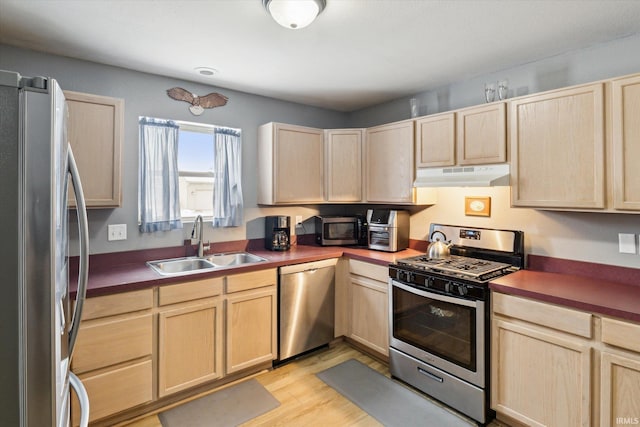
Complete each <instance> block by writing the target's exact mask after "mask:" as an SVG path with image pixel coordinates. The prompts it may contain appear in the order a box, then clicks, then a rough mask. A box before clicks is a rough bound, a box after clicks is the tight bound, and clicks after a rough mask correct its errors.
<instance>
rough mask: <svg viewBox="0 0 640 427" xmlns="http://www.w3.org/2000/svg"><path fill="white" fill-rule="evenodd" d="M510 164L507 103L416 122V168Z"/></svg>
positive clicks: (479, 107) (453, 112)
mask: <svg viewBox="0 0 640 427" xmlns="http://www.w3.org/2000/svg"><path fill="white" fill-rule="evenodd" d="M506 161H507V115H506V107H505V103H504V102H495V103H492V104H486V105H480V106H475V107H469V108H464V109H461V110H457V111H451V112H448V113H441V114H434V115H432V116H425V117H421V118H419V119H417V120H416V167H418V168H428V167H443V166H454V165H483V164H492V163H504V162H506Z"/></svg>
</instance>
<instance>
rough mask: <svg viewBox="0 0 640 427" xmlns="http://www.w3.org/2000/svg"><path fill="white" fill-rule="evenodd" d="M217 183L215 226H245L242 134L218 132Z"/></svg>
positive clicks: (214, 199)
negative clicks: (243, 223)
mask: <svg viewBox="0 0 640 427" xmlns="http://www.w3.org/2000/svg"><path fill="white" fill-rule="evenodd" d="M214 135H215V154H214V156H215V171H216V172H215V175H216V178H215V183H214V188H213V226H214V227H237V226H240V225H242V218H243V202H242V183H241V181H242V152H241V145H240V132H239V131H238V130H236V129H229V128H216V130H215V132H214Z"/></svg>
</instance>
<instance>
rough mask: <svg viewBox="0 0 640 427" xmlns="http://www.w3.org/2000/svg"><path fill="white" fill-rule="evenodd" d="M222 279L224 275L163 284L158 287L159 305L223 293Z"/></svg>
mask: <svg viewBox="0 0 640 427" xmlns="http://www.w3.org/2000/svg"><path fill="white" fill-rule="evenodd" d="M222 281H223V279H222V277H216V278H213V279H204V280H195V281H193V282H186V283H179V284H177V285H169V286H162V287H160V288H159V289H158V305H169V304H175V303H178V302H184V301H192V300H196V299H202V298H210V297H215V296H217V295H221V294H222Z"/></svg>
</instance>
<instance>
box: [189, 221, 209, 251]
mask: <svg viewBox="0 0 640 427" xmlns="http://www.w3.org/2000/svg"><path fill="white" fill-rule="evenodd" d="M196 230H197V231H196ZM196 232H197V234H198V257H200V258H202V257H203V256H204V250H205V249H206V250H209V244H208V243H207V245H206V246H205V245H203V244H202V215H198V216H197V217H196V219H195V221H193V229H192V230H191V240H192V242H191V243H193V239H194V237H195V235H196Z"/></svg>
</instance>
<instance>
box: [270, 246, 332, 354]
mask: <svg viewBox="0 0 640 427" xmlns="http://www.w3.org/2000/svg"><path fill="white" fill-rule="evenodd" d="M337 262H338V260H337V259H335V258H334V259H327V260H322V261H315V262H308V263H304V264H295V265H289V266H286V267H280V280H279V295H280V297H279V307H278V312H279V316H278V332H279V333H278V353H279V355H278V361H283V360H285V359H289V358H291V357H293V356H296V355H298V354H300V353H304V352H305V351H308V350H312V349H314V348H317V347H320V346H322V345H325V344H328V343H329V342H330V341H331V340H333V333H334V313H335V283H336V281H335V270H336V267H335V266H336V263H337Z"/></svg>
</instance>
